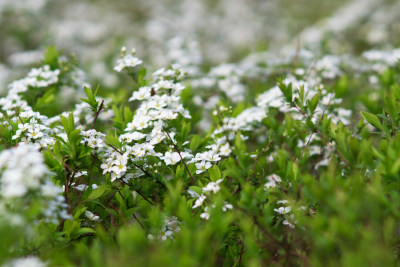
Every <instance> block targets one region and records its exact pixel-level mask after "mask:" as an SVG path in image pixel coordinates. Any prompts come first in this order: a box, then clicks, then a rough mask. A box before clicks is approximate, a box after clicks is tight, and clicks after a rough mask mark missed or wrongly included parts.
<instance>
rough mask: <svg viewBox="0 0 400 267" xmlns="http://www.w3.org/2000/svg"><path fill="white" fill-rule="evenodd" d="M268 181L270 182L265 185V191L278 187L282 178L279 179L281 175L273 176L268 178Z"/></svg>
mask: <svg viewBox="0 0 400 267" xmlns="http://www.w3.org/2000/svg"><path fill="white" fill-rule="evenodd" d="M266 179H267V181H268V182H267V183H265V185H264V187H265V189H269V188H275V187H276V186H277V184H279V183H280V182H282V179H281V177H279V175H276V174H271V175H269V176H267V177H266Z"/></svg>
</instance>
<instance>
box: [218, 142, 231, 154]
mask: <svg viewBox="0 0 400 267" xmlns="http://www.w3.org/2000/svg"><path fill="white" fill-rule="evenodd" d="M231 152H232V150H231V148H230V146H229V143H226V144H225V145H223V146H221V147H220V149H219V154H221V155H222V156H229V154H230V153H231Z"/></svg>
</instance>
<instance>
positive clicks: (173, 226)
mask: <svg viewBox="0 0 400 267" xmlns="http://www.w3.org/2000/svg"><path fill="white" fill-rule="evenodd" d="M180 231H181V222H180V221H178V218H176V217H175V216H172V217H169V218H166V219H165V220H164V225H163V226H162V228H161V230H160V232H159V233H158V235H157V236H156V237H154V236H153V235H152V234H149V235H148V236H147V237H148V238H149V239H150V240H154V239H157V240H160V241H166V240H167V239H168V238H169V239H174V234H175V233H178V232H180Z"/></svg>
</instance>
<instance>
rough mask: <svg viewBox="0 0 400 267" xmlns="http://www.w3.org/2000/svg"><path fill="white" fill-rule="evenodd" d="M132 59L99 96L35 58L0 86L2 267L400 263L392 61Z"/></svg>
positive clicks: (398, 89)
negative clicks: (205, 66)
mask: <svg viewBox="0 0 400 267" xmlns="http://www.w3.org/2000/svg"><path fill="white" fill-rule="evenodd" d="M139 57H140V53H139V55H136V54H135V50H132V52H129V51H127V49H126V48H123V49H122V51H121V55H120V59H118V60H117V61H116V63H115V67H114V70H115V71H116V72H118V73H119V75H120V76H118V77H120V79H121V80H124V79H125V78H128V79H129V81H128V82H121V86H126V87H121V88H115V90H114V91H110V90H107V89H104V88H103V87H102V85H101V84H100V85H89V84H88V83H86V82H84V79H82V77H84V76H83V74H82V71H81V70H80V69H79V68H78V66H77V63H76V62H75V60H74V59H73V58H69V57H66V56H63V55H62V54H61V53H60V52H59V51H58V50H57V49H56V48H55V47H49V48H48V49H47V51H46V53H45V56H44V59H43V61H42V66H40V67H38V68H34V69H32V70H31V71H29V72H28V74H27V76H26V77H25V78H22V79H19V80H16V81H14V82H11V83H10V84H9V85H8V90H7V92H6V95H5V96H4V97H2V98H0V139H1V141H0V144H1V146H0V149H1V152H0V211H1V215H2V216H1V219H0V232H1V236H2V242H1V244H0V264H3V265H4V266H53V265H54V266H64V265H70V266H74V265H83V266H128V265H132V264H134V265H138V266H142V265H146V266H147V265H149V266H156V265H159V264H164V265H170V266H213V265H217V266H268V265H277V266H280V265H284V266H303V265H307V266H308V265H316V266H319V265H322V264H329V265H332V266H337V265H340V266H342V265H343V266H365V265H371V264H372V265H377V266H391V265H394V264H395V263H396V262H397V261H398V258H399V245H400V235H399V227H400V223H399V218H400V209H399V208H400V191H399V190H400V143H399V140H400V139H399V138H400V136H399V127H400V126H399V123H400V117H399V111H400V104H399V103H400V102H399V101H400V86H399V82H400V65H399V63H398V62H399V61H398V60H399V58H400V54H399V50H396V49H394V50H390V51H378V50H372V51H366V52H365V53H364V54H362V55H361V56H359V57H357V56H350V55H343V56H340V55H322V56H317V55H314V54H312V53H311V52H309V51H307V50H298V51H296V53H293V54H291V55H290V56H287V57H286V58H278V57H277V58H273V57H272V56H271V55H267V59H265V58H263V57H261V56H260V57H248V58H246V59H244V60H243V61H239V62H238V63H232V64H221V65H218V66H215V67H212V68H210V70H209V71H203V70H202V71H200V70H201V69H202V68H201V66H200V65H197V66H195V67H196V68H185V67H182V66H181V65H178V64H171V65H170V66H165V67H164V68H161V69H158V70H155V71H153V72H152V73H150V71H149V68H147V67H146V61H145V60H142V59H139ZM265 63H266V64H265ZM191 67H193V66H191ZM194 69H196V71H193V70H194Z"/></svg>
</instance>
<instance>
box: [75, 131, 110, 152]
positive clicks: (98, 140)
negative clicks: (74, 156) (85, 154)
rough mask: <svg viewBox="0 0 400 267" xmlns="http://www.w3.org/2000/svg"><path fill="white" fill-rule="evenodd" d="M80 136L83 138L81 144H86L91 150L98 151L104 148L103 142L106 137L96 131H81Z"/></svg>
mask: <svg viewBox="0 0 400 267" xmlns="http://www.w3.org/2000/svg"><path fill="white" fill-rule="evenodd" d="M81 135H83V138H82V140H81V143H82V144H86V145H88V146H89V147H91V148H93V149H99V148H103V147H104V146H105V142H104V141H105V137H106V135H105V134H103V133H100V132H98V131H96V130H95V129H91V130H88V131H82V132H81Z"/></svg>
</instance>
